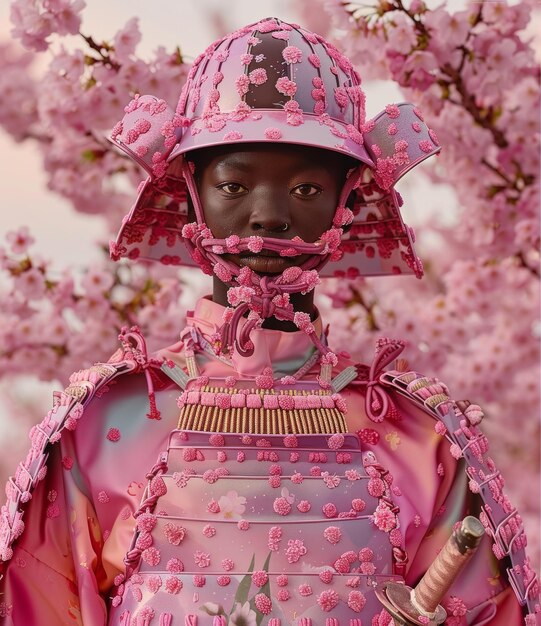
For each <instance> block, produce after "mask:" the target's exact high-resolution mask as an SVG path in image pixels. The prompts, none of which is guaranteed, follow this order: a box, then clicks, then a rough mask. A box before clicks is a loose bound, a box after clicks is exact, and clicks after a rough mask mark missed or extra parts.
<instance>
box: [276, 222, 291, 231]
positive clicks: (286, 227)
mask: <svg viewBox="0 0 541 626" xmlns="http://www.w3.org/2000/svg"><path fill="white" fill-rule="evenodd" d="M288 230H289V224H288V223H287V222H284V223H283V224H282V225H281V226H280V227H279V228H277V229H276V232H278V233H285V232H286V231H288Z"/></svg>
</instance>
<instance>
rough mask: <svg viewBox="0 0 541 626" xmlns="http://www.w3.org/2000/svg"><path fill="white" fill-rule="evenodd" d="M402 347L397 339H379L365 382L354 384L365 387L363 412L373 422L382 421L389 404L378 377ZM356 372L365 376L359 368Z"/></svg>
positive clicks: (401, 343) (359, 380)
mask: <svg viewBox="0 0 541 626" xmlns="http://www.w3.org/2000/svg"><path fill="white" fill-rule="evenodd" d="M404 347H405V344H404V342H403V341H400V340H398V339H380V340H379V341H378V342H377V344H376V354H375V355H374V359H373V361H372V364H371V365H370V370H369V372H368V378H367V380H362V379H358V380H356V381H355V382H354V384H356V385H361V386H362V387H366V396H365V400H364V402H365V410H366V415H367V416H368V418H369V419H371V420H372V421H373V422H382V421H383V419H384V417H385V416H386V415H387V412H388V410H389V403H390V402H391V400H390V398H389V396H388V395H387V392H386V391H385V388H384V387H383V386H382V385H381V384H380V382H379V379H380V376H381V374H382V373H383V372H384V370H385V368H386V367H387V365H389V363H392V362H393V361H394V360H395V359H397V358H398V357H399V356H400V354H401V353H402V351H403V350H404ZM358 371H359V374H365V375H366V373H365V372H363V371H362V370H361V369H360V368H358Z"/></svg>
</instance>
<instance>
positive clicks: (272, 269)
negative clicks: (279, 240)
mask: <svg viewBox="0 0 541 626" xmlns="http://www.w3.org/2000/svg"><path fill="white" fill-rule="evenodd" d="M239 265H240V266H245V267H249V268H250V269H251V270H253V271H254V272H257V273H258V274H280V273H281V272H283V271H284V270H285V269H287V268H288V267H290V265H291V259H288V258H286V257H282V256H279V255H277V254H262V253H261V252H260V253H258V254H248V255H241V256H240V257H239Z"/></svg>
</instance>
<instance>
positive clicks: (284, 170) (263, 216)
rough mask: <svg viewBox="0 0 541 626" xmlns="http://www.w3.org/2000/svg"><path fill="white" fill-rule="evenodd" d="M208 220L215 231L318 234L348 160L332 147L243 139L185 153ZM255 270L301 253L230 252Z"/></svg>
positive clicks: (328, 221) (222, 234)
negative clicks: (233, 143) (229, 144)
mask: <svg viewBox="0 0 541 626" xmlns="http://www.w3.org/2000/svg"><path fill="white" fill-rule="evenodd" d="M189 158H191V159H193V160H194V163H195V167H196V169H195V176H196V181H197V186H198V190H199V195H200V199H201V204H202V207H203V213H204V217H205V222H206V224H207V226H208V227H209V228H210V229H211V231H212V233H213V234H214V236H215V237H217V238H220V239H225V238H226V237H229V236H230V235H233V234H235V235H238V236H239V237H250V236H253V235H256V236H260V237H273V238H277V239H285V240H287V239H292V238H293V237H296V236H298V237H300V238H301V239H303V240H304V241H306V242H314V241H316V240H317V239H318V238H319V237H320V236H321V235H322V234H323V233H324V232H325V231H326V230H328V229H329V228H330V227H331V225H332V220H333V216H334V212H335V210H336V206H337V204H338V198H339V195H340V191H341V189H342V186H343V184H344V181H345V178H346V172H347V169H348V167H351V162H350V161H349V160H348V159H347V158H346V157H344V156H342V155H340V154H338V153H333V152H331V151H326V150H319V149H316V148H309V147H304V146H293V145H284V144H273V145H269V144H256V143H251V144H242V145H239V146H238V147H233V146H223V147H221V146H220V147H217V148H211V149H203V150H201V151H198V152H197V153H194V154H193V155H189ZM226 258H229V259H230V260H232V261H233V262H235V263H236V264H238V265H240V266H247V267H249V268H250V269H252V270H254V271H255V272H257V273H259V274H277V273H280V272H283V271H284V270H285V269H286V268H287V267H290V266H292V265H299V264H301V263H302V262H303V261H304V260H305V259H306V257H305V256H297V257H280V256H279V254H278V253H277V252H270V251H266V250H262V251H261V252H260V253H258V254H254V253H253V252H245V253H241V254H240V255H227V256H226Z"/></svg>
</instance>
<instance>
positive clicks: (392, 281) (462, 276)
mask: <svg viewBox="0 0 541 626" xmlns="http://www.w3.org/2000/svg"><path fill="white" fill-rule="evenodd" d="M322 4H323V5H324V6H325V9H326V10H327V12H328V14H329V15H330V19H325V20H322V19H321V16H322V14H323V13H322V12H319V11H314V8H313V6H314V2H313V1H312V0H310V2H308V0H304V4H303V3H300V7H299V8H300V10H301V13H303V14H304V16H303V17H302V18H300V20H301V21H302V22H303V24H305V25H307V26H308V27H313V28H314V29H315V30H318V31H320V32H321V31H322V30H323V29H324V28H325V29H328V32H327V33H322V34H326V35H327V36H329V37H334V38H335V39H336V42H337V44H338V45H339V46H340V47H341V48H342V49H344V51H345V52H346V53H347V54H348V56H350V58H351V59H352V60H353V62H354V63H355V64H356V65H357V66H358V68H359V70H360V72H361V75H362V76H363V80H365V81H368V80H370V79H386V80H392V81H394V82H395V83H396V84H398V85H399V86H400V88H401V90H402V92H403V94H404V99H407V100H410V101H412V102H415V103H416V104H417V105H418V106H419V107H420V109H421V110H422V111H423V113H424V115H425V117H426V118H427V121H428V122H429V125H430V126H431V127H432V128H433V129H434V130H435V131H436V133H437V135H438V137H439V141H440V143H441V144H442V145H443V146H444V149H443V151H442V153H441V156H439V157H438V158H437V159H436V160H435V161H436V162H435V163H434V164H433V165H432V166H425V167H424V172H425V174H424V175H425V176H427V177H428V179H429V181H430V184H431V185H434V186H448V187H450V188H451V189H452V190H453V193H454V195H455V198H456V202H455V204H456V207H457V209H456V210H455V211H454V212H453V211H452V210H451V209H449V208H446V207H445V206H438V207H424V209H425V210H424V213H425V214H426V217H425V218H424V220H423V223H422V228H421V229H418V230H419V234H420V239H419V251H420V254H421V256H422V258H423V259H424V263H425V270H426V276H425V278H424V280H423V281H416V280H415V279H409V278H403V277H396V278H395V277H392V278H391V277H390V278H386V279H377V280H376V279H355V280H350V281H340V283H338V284H336V283H333V284H332V286H331V287H329V288H328V289H327V291H326V293H327V297H326V298H325V299H324V300H322V302H321V306H322V308H323V309H325V314H326V316H327V318H329V321H331V328H332V337H331V339H332V343H333V345H335V346H337V347H339V348H340V347H347V349H348V350H349V351H350V352H351V353H352V355H353V356H354V357H355V358H359V359H364V360H367V359H370V358H371V346H373V345H374V342H375V340H376V339H377V338H379V337H382V336H393V337H400V338H403V339H405V340H406V341H407V343H408V349H407V358H408V360H409V361H410V363H411V366H412V367H413V368H414V369H416V370H417V371H420V372H423V373H425V374H427V375H434V376H438V377H439V378H441V379H442V380H443V381H445V382H446V383H447V385H448V386H449V387H450V388H451V390H452V393H453V395H454V396H455V397H456V398H457V399H461V398H468V399H470V400H472V401H474V402H476V403H480V404H482V405H483V406H484V408H485V412H486V415H487V418H486V426H485V428H486V430H487V431H488V432H489V434H490V435H491V440H492V448H493V456H494V457H495V458H496V461H497V462H498V464H499V466H500V467H502V470H503V474H504V476H506V478H507V481H508V490H509V492H510V495H511V499H512V500H514V502H515V503H516V504H517V505H518V506H519V508H520V509H521V511H522V512H523V517H524V518H525V521H526V524H527V526H528V527H530V528H531V530H530V539H531V540H532V539H536V535H537V532H536V528H537V519H538V516H539V500H538V499H537V498H536V496H535V494H539V488H538V482H539V420H538V414H539V405H540V398H539V374H540V372H539V320H538V317H539V215H538V207H539V67H538V62H537V61H536V59H535V54H534V45H535V43H536V42H535V41H534V40H532V39H531V37H529V35H528V34H527V33H528V31H527V29H528V25H529V23H530V19H531V14H532V11H533V10H534V9H535V5H536V3H535V2H534V1H533V0H523V1H522V2H519V3H517V4H513V5H510V4H508V3H507V2H505V1H502V2H471V3H470V4H469V5H468V6H467V8H465V9H464V10H460V11H454V10H453V3H452V2H448V3H447V4H445V3H441V4H439V5H438V6H437V7H435V8H428V6H427V4H426V3H425V2H423V1H421V0H410V1H409V2H406V0H379V1H378V0H372V1H371V2H368V1H367V2H362V3H361V2H351V3H350V2H346V1H342V0H326V1H324V2H323V1H322ZM83 11H84V2H83V0H14V1H13V2H12V5H11V19H12V23H13V31H12V35H13V39H14V40H15V41H11V42H4V43H1V44H0V89H1V91H2V93H3V100H2V106H1V107H0V124H1V125H2V127H3V128H4V130H5V131H6V132H7V133H8V134H9V135H10V136H11V137H12V138H13V141H17V142H22V141H24V142H32V143H34V144H35V145H36V146H37V147H38V149H39V150H40V154H41V156H42V164H43V169H44V171H45V172H46V175H47V182H48V186H49V188H50V189H51V190H52V191H54V192H56V193H57V194H59V195H60V196H62V197H64V198H66V199H68V200H69V201H70V203H71V204H72V206H73V208H74V210H75V211H80V212H84V213H92V214H99V215H102V216H105V218H106V220H107V223H108V226H109V229H110V231H111V234H113V233H114V231H115V230H116V228H117V227H118V225H119V223H120V221H121V218H122V216H123V215H124V214H125V213H126V212H127V209H128V208H129V206H130V203H131V201H132V200H133V198H134V195H135V188H136V186H137V183H138V182H139V180H140V178H141V175H142V174H141V172H140V171H139V170H138V169H137V167H136V166H135V165H134V164H133V163H131V162H130V161H128V160H127V159H126V158H125V157H124V156H122V155H120V154H119V153H118V152H117V151H116V150H115V149H113V147H112V146H111V144H109V142H108V141H107V140H106V136H107V135H108V133H109V131H110V129H111V128H112V127H113V125H114V124H115V122H116V121H117V120H118V119H119V118H120V117H121V116H122V109H123V106H124V105H125V104H126V103H127V102H128V100H129V99H130V98H131V97H132V96H133V95H134V94H135V93H141V94H144V93H153V94H155V95H157V96H159V97H160V98H163V99H164V100H166V101H167V102H168V103H169V104H171V105H172V106H173V107H174V105H175V103H176V98H177V97H178V93H179V88H180V85H181V84H182V82H183V81H184V79H185V76H186V74H187V70H188V69H189V66H188V64H187V63H185V61H184V59H183V58H182V55H181V53H180V51H179V49H176V50H165V49H164V48H158V50H157V51H156V52H155V54H154V56H153V57H152V58H151V59H150V60H147V61H144V60H142V59H141V58H139V57H138V56H137V53H136V49H137V44H138V43H139V41H140V39H141V32H140V30H139V24H138V21H137V19H136V18H132V19H130V20H128V22H127V23H126V24H125V26H124V27H123V28H121V29H120V30H119V31H118V32H117V34H116V35H115V36H114V38H113V39H112V40H111V41H102V40H101V39H100V37H99V33H94V34H92V35H90V34H83V33H82V32H81V16H82V13H83ZM315 18H317V19H318V20H319V23H316V22H314V21H313V20H314V19H315ZM67 37H70V41H71V40H72V39H73V38H76V40H77V41H78V45H77V46H76V47H75V48H74V47H73V46H70V47H69V48H68V47H67V46H66V45H64V41H65V39H66V38H67ZM21 44H22V46H23V47H21ZM37 59H39V60H41V64H40V67H42V68H43V67H45V69H42V70H40V71H37V70H35V69H34V66H35V63H36V60H37ZM44 60H45V65H44ZM503 77H505V79H503ZM415 176H418V174H417V172H416V174H415ZM405 195H406V194H405ZM406 199H407V198H406ZM450 213H453V216H454V217H453V219H450V217H449V214H450ZM34 244H35V242H34V239H33V236H32V234H31V231H30V230H29V229H28V227H22V228H21V229H19V230H17V231H13V232H8V233H7V236H6V238H5V242H4V247H3V248H2V249H1V250H0V339H1V340H0V374H1V375H2V377H4V378H9V379H10V380H13V379H16V378H17V377H18V376H22V375H28V374H32V375H35V376H36V377H39V378H42V379H47V380H49V379H52V378H55V379H59V380H60V381H62V382H66V380H67V377H68V376H69V374H70V372H71V371H73V370H77V369H80V368H82V367H85V366H88V365H89V364H90V363H91V362H92V361H93V360H96V359H104V358H107V355H108V353H111V352H113V351H114V350H115V348H116V336H117V334H118V332H119V330H120V328H121V327H122V326H124V325H133V324H138V325H139V326H140V327H141V328H142V330H143V332H144V334H145V335H146V336H147V338H148V342H149V345H150V346H151V347H157V346H158V345H164V344H165V343H167V342H172V341H174V340H175V338H176V334H177V333H178V329H179V323H180V322H179V320H181V319H182V316H183V314H184V313H185V306H186V303H189V302H191V301H193V298H194V295H193V290H192V289H191V288H187V287H186V285H185V284H184V283H183V281H182V280H181V279H179V274H178V270H175V269H172V268H167V267H163V266H158V265H143V264H131V265H128V264H118V265H117V264H113V263H111V262H110V261H109V260H108V256H107V252H106V250H107V245H106V242H103V251H104V254H103V261H102V262H101V264H99V265H98V266H96V265H93V266H92V267H89V268H88V269H87V271H85V272H84V274H83V275H82V276H80V275H78V274H77V273H76V272H73V271H72V270H70V269H69V268H58V267H53V266H51V265H50V263H48V262H46V261H45V260H43V259H42V258H40V256H39V255H38V254H37V253H36V252H34V250H35V249H36V248H39V245H34ZM22 414H24V412H23V413H22ZM24 415H26V417H27V421H28V420H30V419H31V420H37V419H38V418H39V417H41V416H40V415H39V414H35V413H34V412H32V413H31V415H29V414H28V412H27V413H26V414H24ZM26 425H27V424H25V420H24V419H22V420H20V424H19V427H20V428H24V427H26ZM21 437H22V432H21ZM15 462H16V459H10V458H8V457H7V456H6V457H4V458H2V460H1V461H0V472H1V473H2V474H3V475H4V476H5V475H7V473H8V472H9V471H12V469H13V467H14V464H15ZM4 464H5V465H4ZM532 494H534V495H532ZM535 548H536V549H537V550H538V545H537V546H535Z"/></svg>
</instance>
